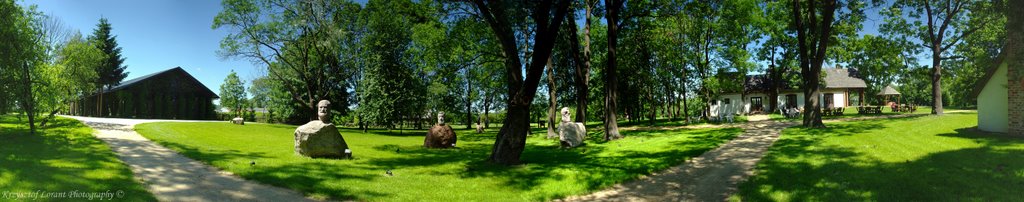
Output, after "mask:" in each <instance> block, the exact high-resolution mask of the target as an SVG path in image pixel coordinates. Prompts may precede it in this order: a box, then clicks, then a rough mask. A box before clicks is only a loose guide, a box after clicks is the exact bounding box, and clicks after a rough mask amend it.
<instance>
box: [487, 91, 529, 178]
mask: <svg viewBox="0 0 1024 202" xmlns="http://www.w3.org/2000/svg"><path fill="white" fill-rule="evenodd" d="M529 120H530V106H529V105H522V104H510V105H509V107H508V112H507V114H506V115H505V122H504V125H503V126H502V127H501V130H500V131H498V137H497V140H496V141H495V142H494V148H493V149H492V150H491V157H490V158H491V161H493V162H495V163H499V164H505V165H512V164H519V156H520V155H521V154H522V153H523V149H524V148H525V147H526V138H517V137H513V135H515V134H519V135H521V136H523V137H525V135H526V133H527V131H529V130H530V122H529Z"/></svg>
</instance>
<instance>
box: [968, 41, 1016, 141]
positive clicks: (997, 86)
mask: <svg viewBox="0 0 1024 202" xmlns="http://www.w3.org/2000/svg"><path fill="white" fill-rule="evenodd" d="M1002 58H1003V56H1000V57H999V58H998V59H997V60H998V61H996V64H999V65H996V66H993V67H990V68H988V69H987V71H986V72H985V76H984V77H982V78H981V80H979V81H978V82H979V83H978V85H977V86H975V88H974V96H976V97H977V98H978V129H979V130H983V131H988V132H1000V133H1006V132H1008V131H1009V129H1010V119H1009V114H1010V108H1009V103H1010V99H1009V87H1008V86H1009V85H1008V84H1009V80H1008V77H1007V76H1006V75H1007V73H1008V72H1007V70H1008V68H1007V63H1004V62H1003V61H1002V60H1003V59H1002ZM1016 108H1019V107H1016ZM1014 110H1019V109H1014ZM1018 130H1020V129H1018Z"/></svg>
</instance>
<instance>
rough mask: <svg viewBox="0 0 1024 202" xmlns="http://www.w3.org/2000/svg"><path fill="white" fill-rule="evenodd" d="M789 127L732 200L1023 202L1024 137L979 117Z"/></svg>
mask: <svg viewBox="0 0 1024 202" xmlns="http://www.w3.org/2000/svg"><path fill="white" fill-rule="evenodd" d="M826 125H827V126H828V128H827V129H806V128H799V127H794V128H790V129H786V130H784V131H783V133H782V137H781V138H780V139H779V140H778V142H776V143H775V145H774V146H773V147H772V148H771V149H770V150H769V152H768V154H767V156H766V157H765V158H764V159H763V160H762V161H761V162H760V163H758V165H757V168H756V175H755V176H754V177H752V178H751V179H750V180H749V181H747V182H745V183H743V184H742V185H741V186H740V192H739V193H738V194H736V195H735V196H733V197H732V198H731V199H732V200H733V201H1020V200H1022V199H1024V138H1012V137H1006V136H1001V135H995V134H984V133H981V132H976V130H974V129H973V127H976V126H977V114H976V113H973V112H971V113H949V114H946V115H944V116H922V117H914V118H900V119H881V120H868V121H855V122H844V123H835V124H826Z"/></svg>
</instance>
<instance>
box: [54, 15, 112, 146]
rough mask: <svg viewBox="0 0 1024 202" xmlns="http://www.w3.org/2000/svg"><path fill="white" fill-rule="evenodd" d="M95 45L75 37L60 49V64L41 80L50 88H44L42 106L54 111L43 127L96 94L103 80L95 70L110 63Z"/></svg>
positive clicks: (58, 56)
mask: <svg viewBox="0 0 1024 202" xmlns="http://www.w3.org/2000/svg"><path fill="white" fill-rule="evenodd" d="M92 43H95V42H91V41H86V40H84V39H82V36H81V34H77V33H76V34H75V35H73V36H72V37H71V39H69V40H68V41H66V42H65V44H64V45H62V46H61V47H60V48H59V49H57V52H56V53H57V54H56V61H55V63H53V64H48V65H45V66H44V67H43V69H42V70H43V74H42V75H41V78H40V79H41V80H44V81H45V82H44V83H45V84H46V85H40V86H39V87H38V88H39V89H40V90H41V92H43V93H41V94H42V95H41V96H39V98H38V99H39V100H40V101H41V103H46V104H44V105H46V106H48V107H47V108H49V109H50V112H49V115H47V116H46V118H44V119H43V120H42V121H41V122H40V123H39V126H40V127H43V126H46V123H47V121H49V120H50V119H52V118H53V116H54V115H56V114H57V112H59V111H61V110H63V109H64V107H66V106H67V105H68V104H69V103H70V102H71V101H73V100H75V99H78V98H79V97H81V96H82V95H85V94H86V93H88V92H91V91H92V90H93V86H96V78H98V77H99V75H97V73H96V71H95V69H94V68H95V67H96V66H99V65H100V64H102V63H103V62H104V61H105V60H106V58H107V57H106V55H104V54H103V52H102V51H101V50H100V49H98V48H96V46H94V45H93V44H92Z"/></svg>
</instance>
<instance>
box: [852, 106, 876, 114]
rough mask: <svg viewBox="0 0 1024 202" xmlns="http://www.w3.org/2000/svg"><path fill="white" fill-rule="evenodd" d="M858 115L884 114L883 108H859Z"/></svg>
mask: <svg viewBox="0 0 1024 202" xmlns="http://www.w3.org/2000/svg"><path fill="white" fill-rule="evenodd" d="M857 113H858V114H882V106H859V107H857Z"/></svg>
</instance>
